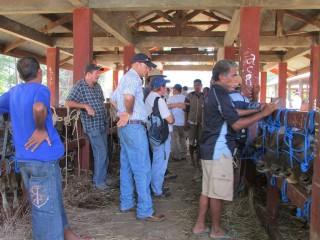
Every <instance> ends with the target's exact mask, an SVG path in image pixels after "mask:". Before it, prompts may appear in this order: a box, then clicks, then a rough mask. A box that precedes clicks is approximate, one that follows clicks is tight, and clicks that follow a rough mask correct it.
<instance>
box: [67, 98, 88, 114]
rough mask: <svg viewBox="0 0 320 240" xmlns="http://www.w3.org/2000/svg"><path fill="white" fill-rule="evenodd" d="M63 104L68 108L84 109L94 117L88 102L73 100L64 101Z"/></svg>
mask: <svg viewBox="0 0 320 240" xmlns="http://www.w3.org/2000/svg"><path fill="white" fill-rule="evenodd" d="M64 105H66V106H67V107H69V108H78V109H85V110H86V111H87V113H88V114H89V116H91V117H94V110H93V109H92V107H90V105H89V104H85V103H78V102H75V101H65V103H64Z"/></svg>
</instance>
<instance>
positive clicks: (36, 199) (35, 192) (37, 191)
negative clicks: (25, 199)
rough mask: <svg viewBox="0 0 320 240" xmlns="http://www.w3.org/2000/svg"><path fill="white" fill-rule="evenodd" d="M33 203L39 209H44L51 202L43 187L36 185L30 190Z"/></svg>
mask: <svg viewBox="0 0 320 240" xmlns="http://www.w3.org/2000/svg"><path fill="white" fill-rule="evenodd" d="M30 199H31V203H32V204H33V205H34V206H36V207H37V208H40V207H42V206H43V205H45V204H46V202H47V201H48V200H49V197H48V194H47V190H46V189H45V187H44V186H42V185H35V186H32V187H31V188H30Z"/></svg>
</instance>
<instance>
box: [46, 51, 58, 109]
mask: <svg viewBox="0 0 320 240" xmlns="http://www.w3.org/2000/svg"><path fill="white" fill-rule="evenodd" d="M59 61H60V50H59V48H47V86H48V88H49V89H50V105H51V106H55V107H58V106H59Z"/></svg>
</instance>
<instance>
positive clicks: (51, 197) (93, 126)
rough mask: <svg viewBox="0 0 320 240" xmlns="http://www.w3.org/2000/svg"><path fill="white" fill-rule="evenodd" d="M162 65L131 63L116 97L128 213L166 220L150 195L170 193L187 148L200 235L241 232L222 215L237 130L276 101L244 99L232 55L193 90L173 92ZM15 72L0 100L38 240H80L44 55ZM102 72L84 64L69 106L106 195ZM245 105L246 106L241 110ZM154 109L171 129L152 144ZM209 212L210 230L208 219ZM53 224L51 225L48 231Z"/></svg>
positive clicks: (141, 59) (138, 58)
mask: <svg viewBox="0 0 320 240" xmlns="http://www.w3.org/2000/svg"><path fill="white" fill-rule="evenodd" d="M156 67H157V66H156V65H155V64H154V63H153V62H151V60H150V59H149V58H148V57H147V56H146V55H144V54H142V53H139V54H136V55H134V57H133V59H132V61H131V69H130V70H129V71H128V72H127V73H126V74H125V75H124V76H123V77H122V79H121V80H120V81H119V85H118V86H117V88H116V90H115V91H114V92H113V93H112V94H111V98H110V101H111V104H112V105H113V106H114V107H115V108H116V109H117V116H118V121H117V127H118V136H119V139H120V207H119V209H120V212H122V213H127V212H129V211H135V213H136V218H137V220H147V221H151V222H159V221H163V220H165V219H166V216H165V215H164V214H162V213H156V212H155V210H154V208H153V201H152V196H153V197H155V198H165V197H167V196H170V194H169V193H170V192H169V189H166V188H164V179H165V176H166V174H168V173H169V174H171V176H172V175H173V174H172V173H170V171H169V169H168V161H169V160H172V161H186V159H187V151H188V149H189V154H190V159H191V162H190V164H191V165H192V166H193V167H194V169H195V171H198V172H201V175H202V192H201V196H200V200H199V212H198V217H197V219H196V223H195V225H194V227H193V229H192V232H193V234H195V235H203V234H207V235H210V237H211V238H215V239H220V238H221V239H227V238H233V237H235V236H236V235H237V232H236V231H235V230H232V229H231V230H228V229H225V228H223V227H222V226H221V225H220V218H221V211H222V207H223V201H224V200H226V201H232V200H233V155H234V152H235V149H236V147H237V143H236V136H237V132H239V131H241V129H244V128H246V127H248V126H250V125H252V124H253V123H255V122H258V121H259V120H260V119H261V118H263V117H265V116H268V115H270V114H271V113H272V112H273V111H274V110H275V109H276V108H277V105H276V104H275V103H270V104H253V103H250V101H249V100H248V99H245V98H244V97H243V99H244V100H243V101H242V100H241V96H242V95H241V94H240V93H239V92H237V90H235V89H236V87H237V86H238V82H237V78H238V76H239V75H238V66H237V64H236V63H235V62H234V61H231V60H221V61H218V62H217V63H216V64H215V65H214V67H213V70H212V79H211V84H212V85H211V86H210V88H204V89H203V91H202V81H201V80H200V79H195V80H194V81H193V86H194V91H192V92H188V87H186V86H184V87H182V86H181V85H180V84H176V85H174V87H173V88H172V89H169V88H167V86H166V84H167V83H169V82H170V80H168V79H166V76H164V75H162V73H161V72H160V71H159V70H158V69H156ZM17 69H18V71H19V74H20V78H21V79H22V80H24V81H25V83H23V84H20V85H18V86H16V87H14V88H12V89H10V90H9V91H8V92H6V93H5V94H3V95H2V96H1V97H0V113H9V114H10V116H11V121H12V129H13V134H14V136H15V137H14V143H15V146H16V157H17V161H18V164H19V168H20V171H21V173H22V176H23V180H24V183H25V186H26V189H27V194H28V198H29V201H30V203H31V206H32V222H33V238H34V239H41V240H45V239H65V238H66V239H68V240H73V239H81V238H78V237H76V236H75V235H74V234H73V232H72V231H71V229H70V228H69V226H68V221H67V217H66V214H65V210H64V207H63V202H62V184H61V173H60V168H59V164H58V159H59V158H60V157H61V156H62V155H63V154H64V146H63V144H62V142H61V140H60V138H59V136H58V134H57V131H56V130H55V129H54V127H53V123H52V113H51V110H50V91H49V89H48V88H47V87H46V86H44V85H42V84H41V82H42V71H41V68H40V65H39V63H38V61H37V60H36V59H34V58H32V57H24V58H22V59H20V60H19V61H18V63H17ZM100 70H101V68H100V67H99V66H97V65H95V64H89V65H88V66H86V68H85V70H84V77H83V79H81V80H79V81H78V82H77V83H76V84H75V85H74V86H73V88H72V90H71V92H70V94H69V95H68V97H67V99H66V102H65V105H66V106H69V107H71V108H78V109H80V110H81V114H80V118H81V122H82V126H83V129H84V132H85V133H86V134H87V135H88V137H89V140H90V145H91V148H92V152H93V157H94V170H93V179H92V184H93V186H94V187H95V188H96V189H98V190H99V191H102V192H107V191H110V189H111V185H112V184H110V179H109V177H108V175H107V171H108V165H109V156H108V150H107V149H108V147H107V128H108V126H107V122H106V113H105V107H104V101H105V98H104V95H103V91H102V88H101V86H100V85H99V83H98V80H99V77H100ZM143 79H145V81H146V83H145V86H144V83H143ZM171 90H172V94H171V93H170V91H171ZM239 99H240V100H239ZM237 101H242V102H245V103H246V104H240V105H241V106H240V107H238V109H236V108H235V106H237ZM155 103H156V105H155ZM156 108H157V109H158V110H159V112H160V117H161V119H162V120H163V123H164V124H163V126H162V128H167V129H166V130H167V131H168V132H169V134H168V135H167V136H166V137H165V139H164V140H163V141H161V143H160V144H158V143H154V142H152V141H150V135H149V134H148V127H147V126H149V125H148V124H147V123H148V121H150V115H151V113H153V111H155V109H156ZM248 114H249V115H248ZM39 193H41V194H39ZM40 196H41V197H40ZM209 210H210V212H211V218H212V222H211V226H210V227H208V225H207V224H206V222H205V220H206V214H207V213H208V212H209ZM49 225H50V226H51V228H47V227H46V226H49ZM86 239H87V238H86Z"/></svg>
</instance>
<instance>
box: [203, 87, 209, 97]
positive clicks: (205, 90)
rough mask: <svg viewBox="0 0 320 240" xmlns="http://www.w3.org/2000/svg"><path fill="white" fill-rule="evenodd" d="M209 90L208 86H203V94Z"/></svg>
mask: <svg viewBox="0 0 320 240" xmlns="http://www.w3.org/2000/svg"><path fill="white" fill-rule="evenodd" d="M209 90H210V88H208V87H204V88H203V94H204V95H207V93H208V91H209Z"/></svg>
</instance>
